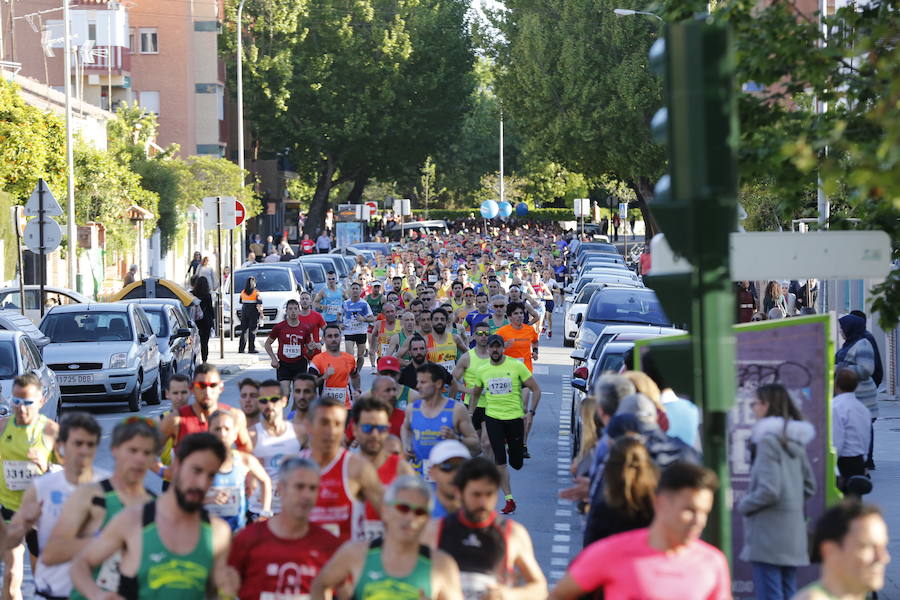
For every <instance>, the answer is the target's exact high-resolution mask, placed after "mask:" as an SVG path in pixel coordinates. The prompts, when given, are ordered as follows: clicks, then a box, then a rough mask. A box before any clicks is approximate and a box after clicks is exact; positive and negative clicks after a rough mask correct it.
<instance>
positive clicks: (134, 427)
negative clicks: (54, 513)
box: [41, 417, 159, 600]
mask: <svg viewBox="0 0 900 600" xmlns="http://www.w3.org/2000/svg"><path fill="white" fill-rule="evenodd" d="M110 451H111V453H112V456H113V460H114V462H115V466H114V467H113V474H112V476H111V477H109V478H108V479H104V480H102V481H100V482H98V483H86V484H83V485H80V486H78V487H77V488H76V489H75V491H74V492H72V495H71V496H69V498H68V500H66V502H65V504H63V507H62V511H61V512H60V517H59V520H57V522H56V525H55V526H54V527H53V529H52V530H51V532H50V538H49V539H48V540H47V544H46V546H45V547H44V549H43V553H42V554H41V561H42V562H43V563H44V564H45V565H47V566H49V567H53V566H55V565H61V564H68V561H70V560H72V559H73V558H75V556H76V555H77V554H78V553H79V552H81V551H82V550H83V549H84V548H86V547H87V545H88V544H89V543H90V541H91V540H93V539H94V538H95V537H96V536H97V535H99V533H100V531H101V530H102V529H103V528H104V527H106V525H107V524H108V523H109V522H110V521H111V520H112V518H113V517H115V516H116V515H117V514H119V512H120V511H122V510H123V509H125V508H126V507H130V506H139V505H142V504H144V503H145V502H147V501H148V500H151V499H152V498H153V497H154V495H153V493H152V492H150V491H149V490H147V489H146V488H144V478H145V477H146V475H147V471H148V470H149V469H150V468H151V467H152V465H153V464H154V462H155V460H154V459H155V458H156V455H157V453H158V452H159V435H158V432H157V430H156V423H155V422H154V421H153V420H152V419H145V418H143V417H128V418H126V419H124V420H123V421H120V422H119V423H118V424H117V425H116V426H115V428H114V429H113V432H112V439H111V440H110ZM118 561H119V557H118V556H112V557H111V558H110V560H109V561H107V562H104V563H103V565H102V566H101V567H100V568H98V569H96V570H95V571H94V572H93V574H92V575H91V577H92V578H93V579H96V580H97V585H98V586H99V587H100V588H101V589H103V590H106V591H108V592H115V591H116V590H117V589H118V586H119V576H118V572H119V571H118ZM71 598H73V600H84V596H83V595H82V594H80V593H79V592H78V591H76V590H72V592H71Z"/></svg>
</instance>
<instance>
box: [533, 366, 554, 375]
mask: <svg viewBox="0 0 900 600" xmlns="http://www.w3.org/2000/svg"><path fill="white" fill-rule="evenodd" d="M534 374H535V375H549V374H550V367H548V366H546V365H534Z"/></svg>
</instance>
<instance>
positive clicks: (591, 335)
mask: <svg viewBox="0 0 900 600" xmlns="http://www.w3.org/2000/svg"><path fill="white" fill-rule="evenodd" d="M629 323H630V324H644V325H656V326H659V327H668V326H670V325H671V321H670V320H669V318H668V317H666V313H665V312H664V311H663V308H662V305H661V304H660V303H659V300H658V299H657V297H656V292H654V291H653V290H651V289H649V288H638V287H626V286H612V285H608V286H605V287H604V288H603V289H600V290H597V291H596V292H594V295H593V296H592V297H591V301H590V303H589V304H588V307H587V310H586V311H585V317H584V322H583V325H582V326H581V328H580V329H579V330H578V336H576V338H575V347H576V348H588V347H590V346H591V344H593V343H594V341H595V340H596V339H597V337H599V336H600V334H601V333H602V332H603V329H604V328H605V327H606V326H607V325H622V324H629Z"/></svg>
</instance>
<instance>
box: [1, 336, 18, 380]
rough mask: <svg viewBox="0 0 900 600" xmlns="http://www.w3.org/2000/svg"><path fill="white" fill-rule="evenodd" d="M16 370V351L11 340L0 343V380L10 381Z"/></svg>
mask: <svg viewBox="0 0 900 600" xmlns="http://www.w3.org/2000/svg"><path fill="white" fill-rule="evenodd" d="M16 370H17V369H16V349H15V347H14V346H13V343H12V340H5V341H2V342H0V379H12V378H13V377H15V376H16Z"/></svg>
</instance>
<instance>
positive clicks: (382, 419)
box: [350, 377, 415, 540]
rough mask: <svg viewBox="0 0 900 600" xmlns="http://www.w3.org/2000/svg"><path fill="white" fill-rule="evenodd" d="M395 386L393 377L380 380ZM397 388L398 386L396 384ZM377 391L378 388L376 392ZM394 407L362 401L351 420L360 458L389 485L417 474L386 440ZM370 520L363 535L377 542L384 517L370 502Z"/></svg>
mask: <svg viewBox="0 0 900 600" xmlns="http://www.w3.org/2000/svg"><path fill="white" fill-rule="evenodd" d="M379 379H381V380H385V379H386V380H387V381H388V382H391V383H393V380H392V379H391V378H389V377H379ZM394 385H395V386H396V384H394ZM373 391H374V389H373ZM392 413H393V411H392V409H391V406H390V405H389V404H385V403H384V402H383V401H381V400H376V399H375V398H371V399H362V398H360V399H358V400H357V401H356V402H354V403H353V409H352V410H351V411H350V418H351V421H352V422H353V436H354V437H355V439H356V440H357V441H358V442H359V455H360V456H361V457H363V458H364V459H366V460H367V461H369V463H371V464H372V466H373V467H374V468H375V470H376V472H377V473H378V479H379V480H381V483H382V484H383V485H385V486H387V485H390V483H391V482H392V481H394V479H396V478H397V477H398V476H400V475H412V474H413V473H415V471H414V470H413V468H412V467H411V466H410V465H409V463H408V462H406V461H405V460H403V458H402V457H401V456H400V455H399V454H393V453H390V452H389V451H388V449H387V444H386V441H387V439H388V435H389V434H390V430H391V424H390V415H391V414H392ZM365 510H366V517H365V521H363V536H364V539H366V540H374V539H375V538H379V537H381V536H382V534H383V533H384V526H383V525H382V523H381V517H379V516H378V513H377V512H375V509H374V508H373V507H372V505H371V504H369V503H368V502H366V508H365Z"/></svg>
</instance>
